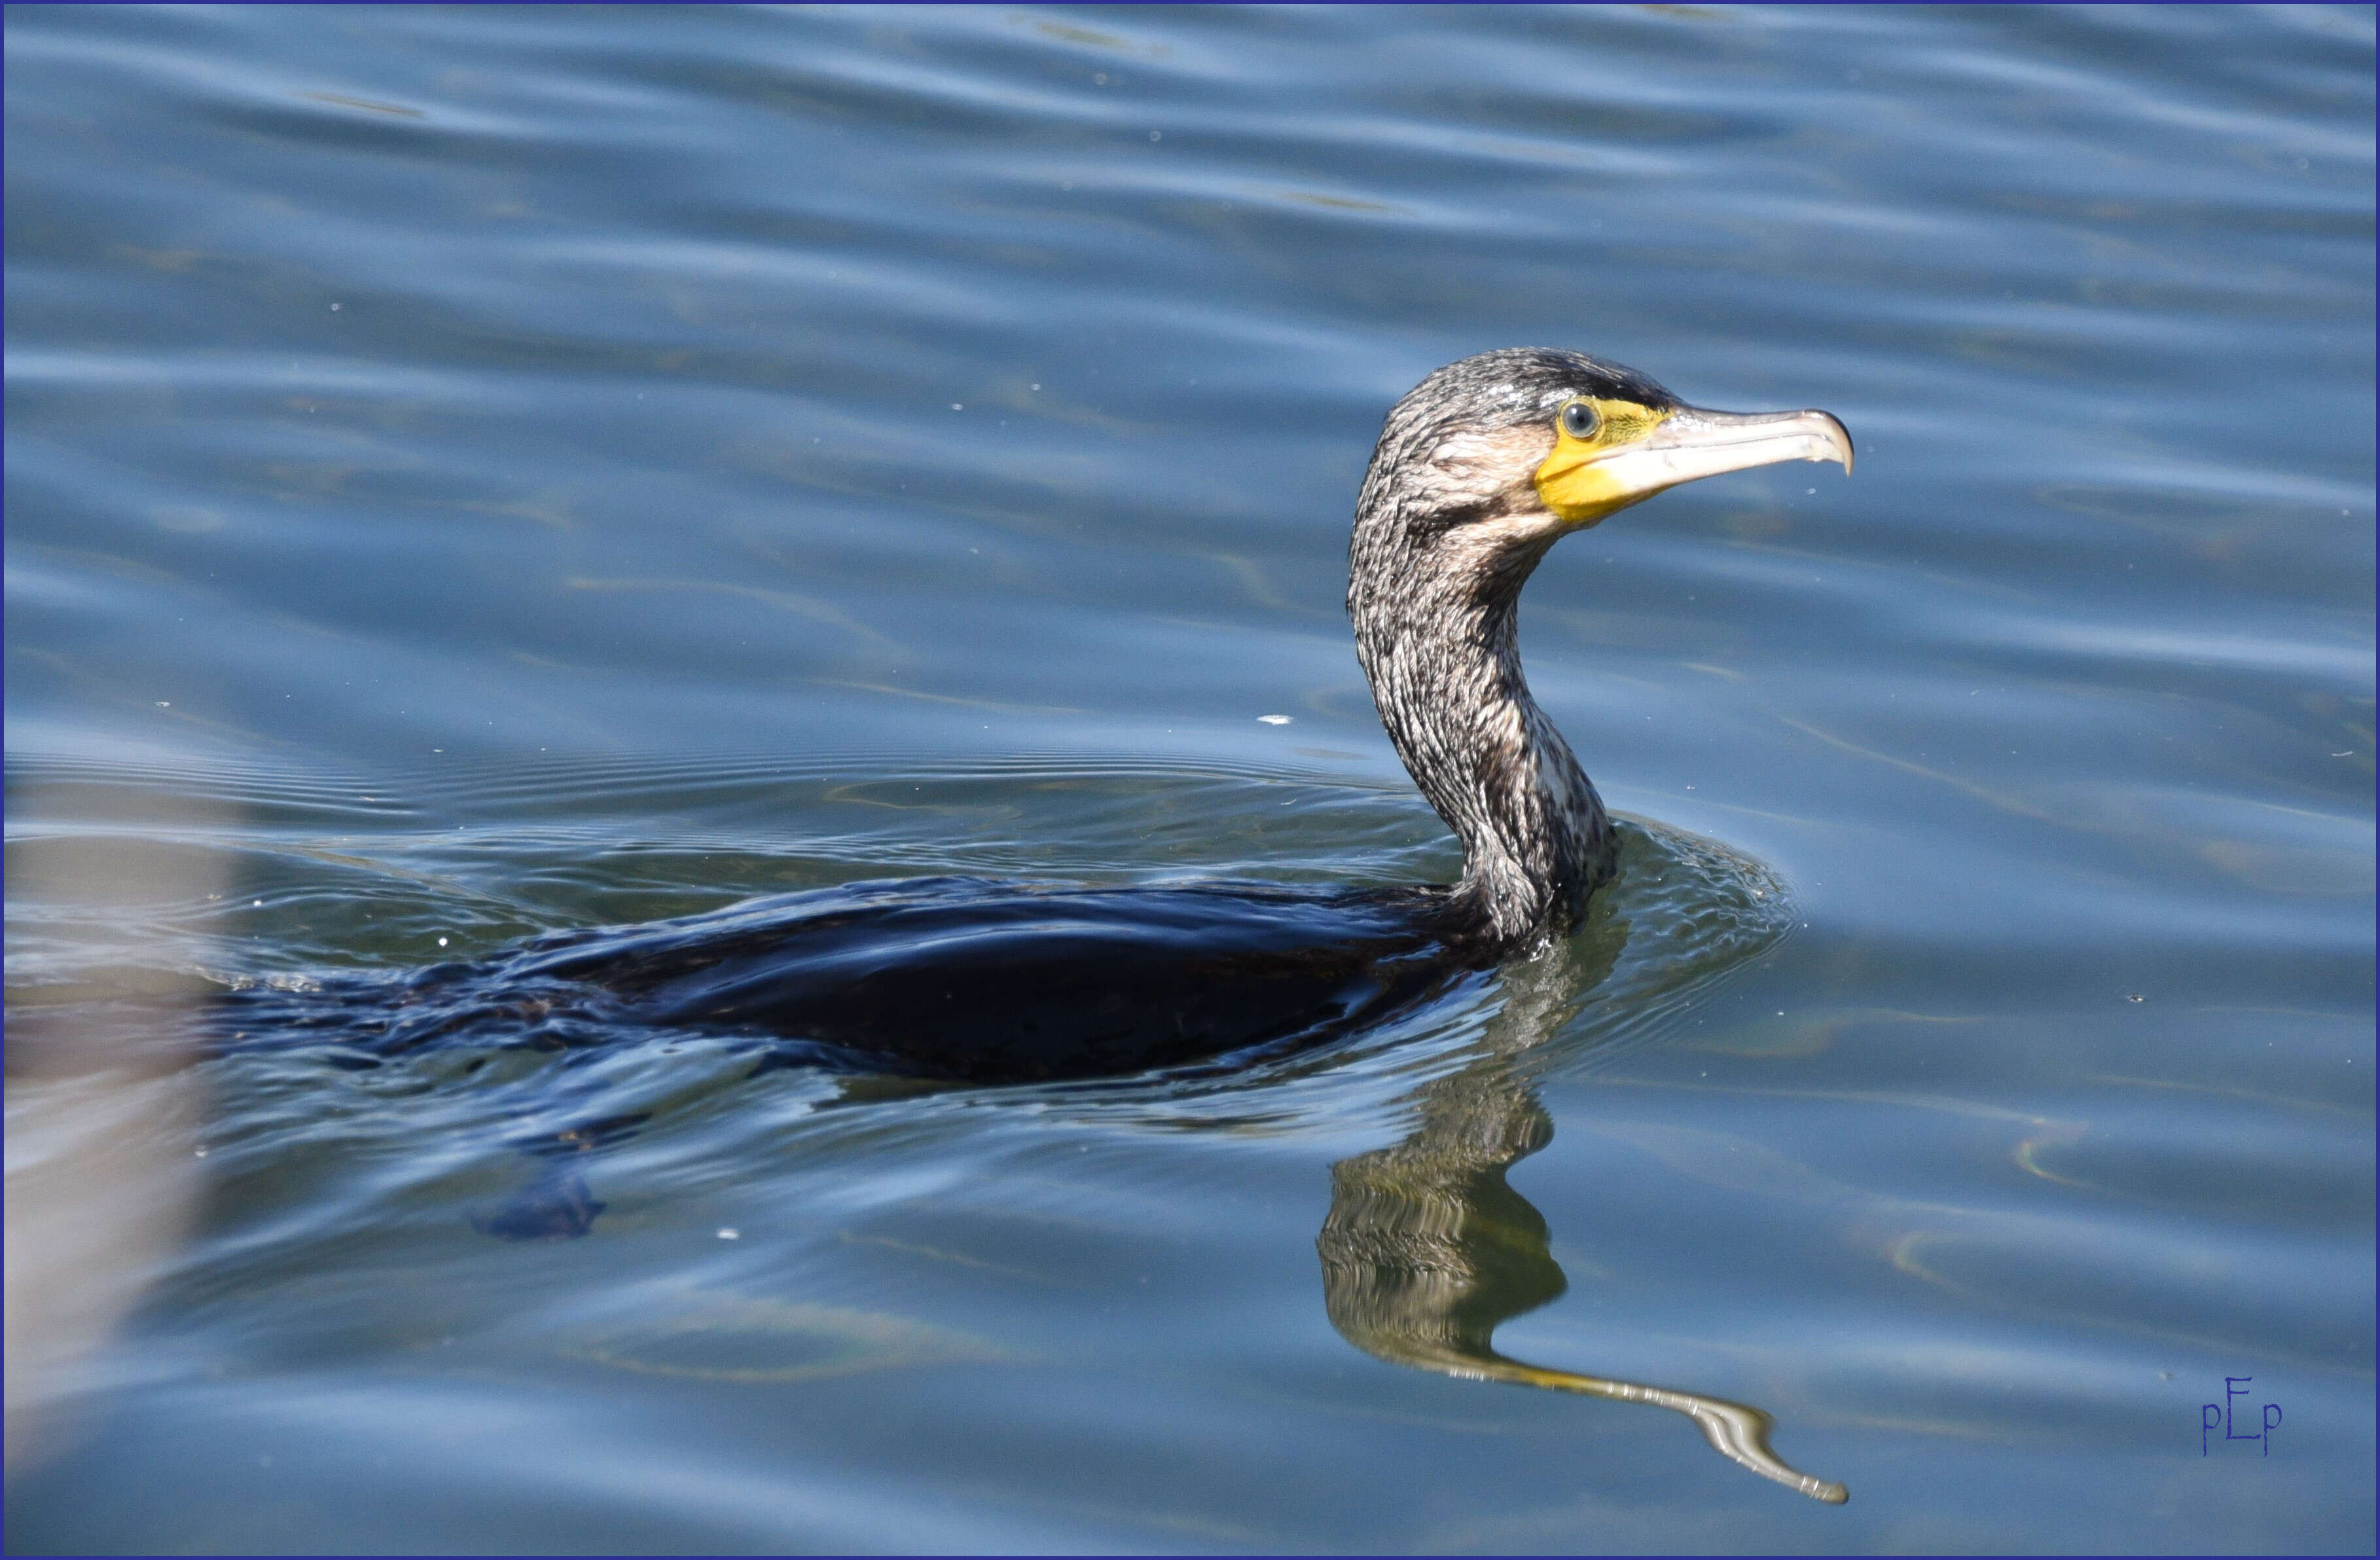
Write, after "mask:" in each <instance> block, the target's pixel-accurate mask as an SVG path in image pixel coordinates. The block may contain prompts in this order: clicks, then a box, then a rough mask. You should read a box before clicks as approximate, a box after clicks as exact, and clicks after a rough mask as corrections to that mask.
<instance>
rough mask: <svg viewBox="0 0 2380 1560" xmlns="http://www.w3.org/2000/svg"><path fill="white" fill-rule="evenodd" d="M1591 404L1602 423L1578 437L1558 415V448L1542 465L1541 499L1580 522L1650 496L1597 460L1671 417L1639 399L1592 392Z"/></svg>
mask: <svg viewBox="0 0 2380 1560" xmlns="http://www.w3.org/2000/svg"><path fill="white" fill-rule="evenodd" d="M1587 405H1589V406H1591V407H1593V408H1595V409H1596V410H1597V412H1599V413H1601V414H1602V419H1603V420H1602V425H1601V426H1600V427H1598V428H1597V429H1596V431H1595V433H1594V434H1593V435H1592V436H1591V437H1588V438H1585V439H1580V438H1573V436H1572V435H1571V432H1570V430H1569V429H1567V428H1564V427H1563V426H1562V425H1561V419H1560V417H1559V416H1557V417H1556V418H1555V419H1554V452H1553V453H1552V454H1551V455H1549V456H1548V457H1546V458H1545V461H1544V463H1543V464H1541V465H1540V466H1538V468H1537V497H1538V499H1539V500H1541V501H1542V502H1543V503H1544V505H1545V506H1546V507H1547V508H1548V509H1550V510H1552V511H1553V512H1554V513H1555V514H1556V515H1558V516H1560V518H1563V519H1565V520H1568V521H1569V522H1570V523H1571V524H1573V525H1575V526H1591V525H1593V524H1595V522H1596V521H1597V520H1599V519H1602V518H1604V517H1605V516H1607V515H1609V514H1611V513H1613V512H1615V511H1617V510H1620V509H1624V508H1626V507H1627V506H1629V505H1631V504H1633V503H1635V502H1636V501H1637V500H1638V499H1640V498H1642V497H1644V496H1645V494H1641V493H1633V492H1631V491H1629V490H1628V489H1627V488H1625V487H1623V486H1621V483H1620V482H1619V481H1617V480H1615V479H1614V478H1613V476H1612V475H1611V473H1610V472H1609V471H1607V470H1604V469H1602V468H1600V467H1598V466H1597V465H1596V462H1597V461H1598V460H1600V459H1602V458H1603V457H1605V456H1607V455H1609V454H1611V453H1612V452H1613V451H1614V450H1619V449H1625V448H1626V447H1627V446H1628V445H1633V444H1634V443H1635V442H1636V441H1637V440H1639V439H1641V438H1643V437H1645V435H1646V434H1647V433H1651V432H1652V431H1653V430H1654V429H1656V428H1658V427H1659V426H1660V425H1661V424H1662V423H1664V422H1666V421H1668V420H1670V414H1669V413H1668V412H1666V411H1656V410H1655V409H1654V408H1651V407H1645V406H1639V405H1637V404H1636V403H1635V402H1634V401H1598V400H1595V399H1593V398H1591V397H1590V398H1589V399H1588V401H1587Z"/></svg>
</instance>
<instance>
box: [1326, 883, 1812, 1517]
mask: <svg viewBox="0 0 2380 1560" xmlns="http://www.w3.org/2000/svg"><path fill="white" fill-rule="evenodd" d="M1632 838H1633V839H1641V838H1642V836H1632ZM1661 843H1662V844H1663V845H1666V846H1668V847H1670V848H1669V850H1667V851H1664V852H1662V853H1661V855H1662V856H1665V857H1666V858H1667V859H1659V858H1656V859H1655V860H1647V859H1645V856H1646V852H1645V850H1643V849H1641V848H1640V849H1637V850H1634V851H1632V852H1631V854H1632V856H1633V857H1634V858H1635V859H1634V860H1633V861H1632V863H1631V865H1632V867H1633V870H1634V871H1635V872H1636V873H1638V874H1640V875H1645V876H1656V877H1661V878H1666V877H1670V876H1676V877H1680V878H1685V879H1689V880H1691V881H1692V882H1693V883H1694V887H1695V888H1697V889H1701V890H1704V891H1706V893H1708V899H1707V901H1706V905H1707V907H1708V908H1706V913H1712V912H1717V913H1726V912H1725V911H1722V910H1719V907H1721V906H1725V907H1727V909H1728V910H1731V911H1732V912H1733V914H1734V915H1735V916H1736V917H1738V918H1740V920H1739V924H1738V926H1737V928H1736V929H1735V932H1736V935H1735V936H1734V937H1732V938H1729V939H1725V940H1724V942H1733V943H1736V944H1737V945H1738V947H1737V948H1725V947H1724V942H1723V944H1722V948H1721V949H1711V948H1703V949H1694V948H1693V947H1691V945H1681V946H1678V947H1674V948H1672V947H1661V948H1660V951H1659V953H1658V954H1657V955H1655V956H1654V957H1656V958H1657V959H1658V960H1660V961H1661V962H1662V963H1663V964H1665V965H1667V966H1668V967H1669V969H1670V971H1672V972H1673V973H1674V975H1675V976H1676V977H1678V978H1682V979H1693V978H1696V977H1700V978H1704V979H1707V978H1708V976H1709V975H1710V974H1711V973H1713V972H1714V971H1713V970H1712V969H1710V968H1709V967H1708V965H1707V963H1705V967H1704V968H1701V969H1696V968H1695V966H1696V964H1697V963H1702V962H1704V961H1707V960H1708V959H1709V958H1710V957H1711V955H1712V954H1713V953H1715V952H1723V953H1748V952H1751V951H1755V950H1757V949H1758V948H1759V947H1760V946H1761V945H1763V944H1764V943H1765V942H1766V941H1767V937H1768V936H1774V935H1776V934H1777V933H1778V932H1781V931H1782V928H1783V914H1782V913H1783V911H1784V909H1785V902H1784V896H1783V895H1782V893H1781V890H1780V888H1779V885H1778V884H1776V883H1775V882H1774V880H1773V879H1769V878H1767V876H1766V874H1764V873H1762V872H1760V871H1758V870H1757V869H1756V868H1752V867H1751V866H1750V864H1749V863H1727V862H1726V861H1725V860H1724V858H1721V857H1718V856H1716V855H1715V854H1714V853H1713V852H1711V851H1710V850H1709V848H1708V847H1700V848H1697V847H1695V846H1694V844H1692V843H1689V842H1683V841H1662V842H1661ZM1730 867H1732V868H1733V870H1732V871H1730V870H1729V869H1730ZM1730 880H1732V881H1730ZM1755 885H1758V886H1759V887H1760V888H1761V889H1762V890H1763V892H1762V895H1761V897H1760V899H1758V900H1755V899H1754V898H1753V897H1752V896H1751V895H1750V892H1749V891H1750V890H1751V889H1752V888H1753V887H1754V886H1755ZM1730 887H1732V888H1733V889H1734V890H1735V892H1734V893H1733V894H1728V893H1726V892H1724V891H1725V890H1726V889H1727V888H1730ZM1711 890H1719V891H1720V892H1718V893H1709V891H1711ZM1664 897H1670V898H1674V893H1673V894H1672V895H1671V896H1664ZM1730 900H1732V901H1733V903H1732V904H1731V905H1730V904H1729V901H1730ZM1648 908H1649V907H1648ZM1638 919H1641V920H1648V921H1649V920H1650V919H1651V918H1648V917H1645V916H1644V915H1643V908H1640V909H1639V914H1638V916H1637V917H1634V918H1630V917H1627V916H1626V913H1625V911H1624V910H1623V911H1622V912H1621V913H1620V914H1619V916H1617V917H1615V916H1612V915H1609V914H1607V915H1606V916H1605V917H1604V918H1602V921H1603V923H1602V924H1601V925H1598V926H1597V927H1594V928H1591V929H1590V930H1589V931H1588V932H1586V933H1585V935H1583V936H1581V937H1579V938H1577V939H1575V940H1573V941H1571V942H1566V943H1564V944H1561V945H1559V946H1557V947H1555V948H1552V949H1549V950H1548V951H1547V952H1546V953H1544V954H1542V955H1540V956H1538V957H1535V958H1532V959H1528V960H1526V961H1524V962H1520V963H1516V964H1513V965H1510V966H1508V967H1507V968H1506V969H1504V970H1503V971H1502V972H1501V974H1500V979H1499V981H1498V987H1497V997H1498V1006H1497V1011H1496V1015H1495V1017H1494V1018H1491V1019H1489V1020H1488V1027H1487V1030H1486V1033H1485V1034H1483V1035H1482V1036H1481V1038H1480V1040H1479V1042H1478V1047H1477V1049H1478V1051H1479V1053H1480V1054H1479V1055H1478V1056H1477V1058H1476V1059H1475V1060H1473V1061H1470V1062H1468V1063H1466V1064H1465V1065H1464V1066H1463V1067H1462V1068H1461V1069H1460V1070H1458V1071H1456V1072H1454V1073H1451V1074H1450V1075H1448V1076H1447V1077H1444V1078H1440V1079H1434V1080H1432V1081H1431V1082H1429V1083H1427V1084H1425V1085H1423V1086H1422V1088H1421V1089H1420V1090H1419V1091H1416V1095H1415V1101H1414V1110H1415V1115H1416V1117H1417V1119H1416V1121H1415V1126H1414V1128H1413V1130H1412V1131H1411V1132H1409V1133H1407V1134H1406V1136H1405V1137H1404V1138H1403V1140H1401V1141H1399V1142H1398V1143H1397V1144H1396V1145H1395V1146H1394V1147H1392V1148H1387V1149H1378V1150H1375V1151H1374V1152H1370V1153H1366V1154H1361V1155H1358V1156H1356V1157H1355V1158H1353V1159H1342V1160H1341V1161H1340V1162H1339V1163H1338V1164H1334V1165H1332V1166H1331V1167H1330V1185H1331V1196H1330V1217H1329V1218H1327V1219H1326V1220H1324V1221H1323V1225H1322V1237H1321V1240H1320V1243H1319V1244H1320V1247H1321V1251H1322V1296H1323V1304H1324V1305H1325V1307H1327V1308H1328V1310H1330V1324H1331V1325H1332V1326H1334V1327H1336V1328H1338V1329H1339V1331H1340V1334H1341V1335H1342V1336H1344V1337H1345V1338H1346V1340H1347V1341H1348V1342H1349V1343H1351V1344H1354V1346H1355V1347H1357V1348H1360V1349H1362V1350H1364V1351H1365V1352H1366V1353H1367V1354H1376V1355H1378V1356H1379V1357H1380V1358H1381V1359H1386V1360H1389V1361H1390V1362H1392V1363H1394V1364H1399V1365H1410V1366H1414V1367H1415V1368H1416V1369H1419V1370H1424V1371H1438V1372H1439V1374H1441V1375H1449V1376H1461V1377H1466V1378H1470V1379H1474V1380H1485V1381H1497V1382H1511V1383H1515V1384H1517V1385H1522V1386H1535V1387H1546V1388H1550V1389H1552V1390H1554V1391H1558V1392H1574V1393H1581V1394H1585V1395H1590V1396H1596V1397H1609V1398H1614V1399H1617V1400H1618V1401H1621V1402H1623V1403H1647V1404H1653V1405H1656V1406H1658V1407H1660V1408H1670V1409H1674V1410H1675V1411H1677V1412H1679V1413H1682V1414H1684V1415H1686V1416H1687V1417H1688V1418H1690V1419H1692V1420H1694V1423H1695V1425H1696V1426H1698V1427H1699V1428H1700V1429H1701V1431H1702V1432H1703V1434H1704V1435H1705V1436H1706V1437H1708V1438H1709V1440H1710V1444H1711V1445H1712V1446H1713V1447H1715V1448H1717V1449H1718V1451H1719V1452H1720V1453H1721V1454H1722V1455H1723V1456H1728V1457H1730V1458H1731V1459H1733V1460H1734V1461H1736V1462H1738V1463H1741V1464H1742V1465H1743V1466H1744V1467H1745V1468H1748V1469H1751V1470H1752V1471H1753V1472H1755V1473H1757V1474H1759V1475H1761V1476H1762V1477H1763V1478H1766V1479H1774V1480H1776V1481H1778V1482H1779V1483H1780V1484H1783V1485H1786V1486H1788V1487H1789V1488H1791V1489H1795V1490H1799V1491H1801V1492H1802V1493H1803V1494H1805V1495H1809V1496H1812V1497H1814V1498H1815V1499H1817V1500H1822V1501H1827V1502H1829V1503H1840V1502H1841V1501H1842V1500H1844V1499H1845V1498H1847V1492H1846V1491H1845V1490H1844V1488H1843V1486H1842V1485H1840V1484H1837V1483H1831V1482H1828V1481H1826V1480H1822V1479H1814V1478H1811V1477H1810V1476H1809V1475H1807V1474H1803V1473H1798V1472H1796V1471H1794V1470H1793V1469H1791V1468H1789V1467H1788V1466H1786V1465H1785V1464H1784V1463H1783V1462H1781V1461H1779V1459H1778V1457H1777V1455H1776V1453H1775V1452H1773V1451H1772V1450H1770V1448H1769V1445H1768V1433H1769V1431H1770V1429H1771V1428H1772V1422H1773V1421H1771V1420H1770V1419H1769V1417H1768V1416H1767V1414H1765V1413H1763V1412H1762V1411H1761V1410H1759V1409H1757V1408H1750V1407H1747V1406H1746V1405H1744V1404H1741V1403H1730V1402H1727V1401H1726V1400H1724V1399H1721V1398H1716V1397H1706V1396H1703V1395H1698V1394H1695V1393H1692V1392H1682V1391H1679V1390H1677V1389H1676V1388H1673V1387H1661V1386H1650V1385H1646V1384H1645V1383H1639V1382H1623V1381H1616V1380H1613V1379H1611V1378H1609V1377H1604V1376H1592V1375H1585V1374H1581V1373H1578V1372H1576V1371H1556V1370H1548V1369H1547V1368H1546V1367H1544V1366H1540V1365H1530V1364H1526V1363H1524V1362H1523V1361H1521V1360H1517V1359H1508V1358H1507V1357H1506V1356H1504V1355H1502V1354H1500V1353H1498V1352H1497V1350H1496V1347H1495V1341H1494V1340H1495V1334H1496V1328H1497V1325H1498V1323H1500V1322H1505V1321H1507V1320H1509V1319H1511V1318H1512V1317H1515V1316H1518V1315H1521V1314H1522V1313H1523V1312H1524V1311H1531V1310H1536V1309H1537V1308H1538V1307H1539V1306H1542V1305H1544V1304H1546V1303H1547V1302H1548V1301H1550V1300H1553V1299H1556V1298H1559V1297H1560V1295H1561V1293H1562V1291H1563V1290H1564V1289H1566V1288H1567V1287H1569V1284H1568V1281H1567V1280H1566V1279H1564V1277H1563V1276H1562V1271H1561V1266H1560V1263H1558V1262H1556V1261H1554V1259H1553V1255H1552V1253H1551V1252H1550V1251H1549V1250H1548V1241H1547V1232H1546V1221H1545V1217H1544V1215H1543V1214H1541V1213H1538V1212H1537V1210H1536V1207H1535V1206H1533V1205H1532V1204H1531V1203H1530V1201H1529V1200H1528V1199H1527V1198H1524V1197H1523V1196H1522V1195H1521V1194H1520V1193H1518V1192H1516V1191H1514V1190H1513V1189H1512V1187H1511V1186H1510V1185H1508V1184H1507V1183H1506V1181H1505V1179H1504V1172H1505V1171H1506V1170H1508V1169H1509V1168H1511V1167H1512V1164H1514V1163H1516V1162H1517V1161H1519V1160H1521V1159H1523V1158H1525V1157H1526V1156H1527V1155H1529V1154H1532V1153H1535V1152H1537V1151H1538V1150H1539V1149H1541V1148H1544V1147H1545V1146H1546V1144H1547V1143H1548V1142H1550V1141H1551V1140H1553V1133H1554V1124H1553V1118H1552V1117H1551V1116H1550V1115H1548V1114H1547V1112H1546V1108H1545V1106H1544V1105H1543V1104H1541V1103H1539V1102H1538V1099H1537V1092H1536V1090H1535V1089H1534V1088H1532V1087H1531V1086H1530V1082H1529V1075H1528V1071H1527V1070H1526V1069H1527V1068H1528V1067H1529V1066H1530V1064H1531V1062H1532V1061H1533V1060H1536V1061H1538V1062H1540V1063H1541V1062H1542V1060H1543V1059H1542V1058H1532V1057H1531V1056H1530V1055H1529V1053H1532V1052H1536V1051H1538V1050H1540V1049H1541V1048H1543V1047H1545V1046H1547V1045H1548V1044H1549V1043H1551V1042H1553V1041H1554V1040H1555V1038H1556V1037H1557V1036H1558V1035H1560V1034H1561V1033H1562V1032H1563V1031H1564V1030H1571V1029H1573V1027H1574V1024H1573V1021H1574V1020H1575V1019H1576V1018H1577V1017H1578V1013H1579V1009H1580V1007H1581V1005H1583V1004H1584V1003H1585V1002H1587V1001H1590V1000H1592V999H1593V998H1594V995H1595V993H1596V990H1597V987H1598V986H1600V985H1602V984H1603V983H1604V982H1605V981H1608V980H1609V979H1610V977H1611V975H1612V972H1613V966H1614V964H1615V963H1616V962H1617V960H1618V957H1619V955H1620V952H1621V945H1622V944H1623V943H1624V941H1625V939H1626V935H1627V932H1628V931H1629V930H1630V921H1631V920H1638ZM1613 920H1618V923H1619V924H1618V926H1617V928H1615V927H1614V926H1613V925H1612V924H1611V922H1612V921H1613ZM1635 930H1637V931H1638V932H1639V934H1640V935H1644V936H1646V937H1648V939H1649V940H1651V941H1653V942H1655V943H1656V945H1657V946H1658V945H1660V944H1662V943H1665V942H1667V941H1668V939H1667V938H1664V937H1663V936H1662V933H1663V932H1673V933H1674V932H1676V931H1678V930H1680V929H1678V928H1675V927H1662V926H1659V925H1658V923H1656V924H1647V925H1645V926H1643V927H1640V928H1636V929H1635ZM1764 932H1766V933H1767V936H1764V935H1763V933H1764ZM1679 941H1680V943H1681V944H1690V940H1689V939H1685V938H1681V939H1679ZM1696 953H1700V954H1701V955H1702V956H1703V959H1702V960H1696V959H1695V958H1694V954H1696ZM1639 957H1643V956H1642V955H1641V954H1640V956H1639ZM1671 961H1674V962H1671ZM1722 967H1723V966H1722Z"/></svg>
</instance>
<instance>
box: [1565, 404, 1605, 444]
mask: <svg viewBox="0 0 2380 1560" xmlns="http://www.w3.org/2000/svg"><path fill="white" fill-rule="evenodd" d="M1561 425H1562V432H1563V433H1568V434H1569V435H1570V436H1571V437H1572V438H1573V439H1592V438H1593V437H1595V435H1596V433H1597V432H1599V431H1600V430H1601V429H1602V427H1603V414H1602V413H1601V412H1599V411H1597V410H1596V409H1595V403H1594V402H1592V401H1573V402H1572V403H1571V404H1570V405H1568V406H1566V407H1564V408H1562V409H1561Z"/></svg>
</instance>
